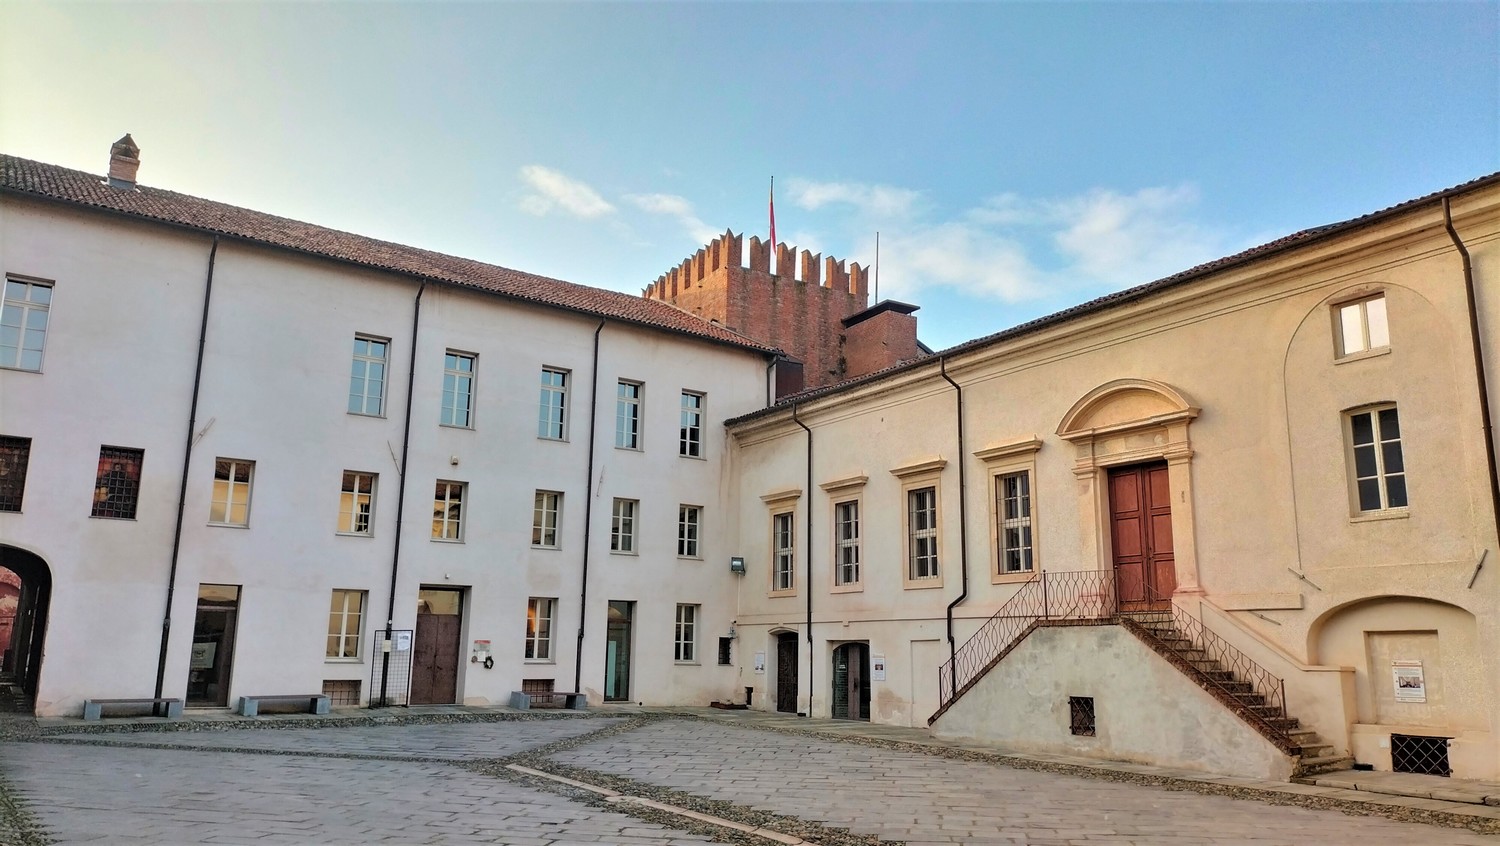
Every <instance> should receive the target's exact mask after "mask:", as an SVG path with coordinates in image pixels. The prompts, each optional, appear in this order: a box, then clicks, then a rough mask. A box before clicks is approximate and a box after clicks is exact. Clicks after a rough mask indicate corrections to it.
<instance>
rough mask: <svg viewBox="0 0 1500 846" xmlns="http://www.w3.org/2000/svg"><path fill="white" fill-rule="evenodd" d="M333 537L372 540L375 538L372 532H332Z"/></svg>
mask: <svg viewBox="0 0 1500 846" xmlns="http://www.w3.org/2000/svg"><path fill="white" fill-rule="evenodd" d="M334 535H336V536H338V537H341V538H373V537H375V534H374V533H373V532H334Z"/></svg>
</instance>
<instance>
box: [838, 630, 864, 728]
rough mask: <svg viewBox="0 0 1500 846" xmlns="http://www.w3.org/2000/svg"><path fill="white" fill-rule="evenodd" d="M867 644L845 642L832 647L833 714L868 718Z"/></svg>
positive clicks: (839, 718) (841, 716)
mask: <svg viewBox="0 0 1500 846" xmlns="http://www.w3.org/2000/svg"><path fill="white" fill-rule="evenodd" d="M869 661H870V647H869V646H868V645H867V644H863V643H846V644H844V645H842V646H840V647H838V648H837V649H835V650H833V673H832V676H833V718H834V719H836V720H868V719H870V674H869V671H868V664H869Z"/></svg>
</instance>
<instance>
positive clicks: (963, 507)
mask: <svg viewBox="0 0 1500 846" xmlns="http://www.w3.org/2000/svg"><path fill="white" fill-rule="evenodd" d="M938 373H939V374H940V375H941V376H942V377H943V378H944V379H945V380H947V382H948V384H950V385H952V386H953V390H954V392H955V393H954V398H955V399H956V400H957V403H958V561H959V569H960V571H961V572H962V573H963V590H962V591H960V592H959V594H958V596H957V597H955V598H954V600H953V601H952V602H950V603H948V658H949V660H953V659H956V658H957V657H958V640H957V639H956V638H954V636H953V609H954V608H957V607H958V606H959V604H960V603H962V602H963V601H964V600H966V599H968V598H969V484H968V480H967V474H966V473H965V472H964V465H966V464H968V462H967V461H965V459H966V458H967V457H968V453H967V452H966V451H965V447H964V389H963V388H962V387H960V386H959V384H958V383H957V382H955V381H953V378H952V377H951V376H949V375H948V359H946V358H940V359H938ZM950 680H951V681H952V682H953V691H952V693H951V695H952V696H955V697H956V696H957V695H958V677H957V674H953V677H952V678H951V679H950Z"/></svg>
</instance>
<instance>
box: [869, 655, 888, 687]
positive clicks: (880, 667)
mask: <svg viewBox="0 0 1500 846" xmlns="http://www.w3.org/2000/svg"><path fill="white" fill-rule="evenodd" d="M870 678H871V679H872V680H874V681H885V656H884V655H880V654H878V653H877V654H875V655H871V656H870Z"/></svg>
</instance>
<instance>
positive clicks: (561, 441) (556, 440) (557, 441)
mask: <svg viewBox="0 0 1500 846" xmlns="http://www.w3.org/2000/svg"><path fill="white" fill-rule="evenodd" d="M536 439H537V440H539V441H551V442H553V443H555V444H565V443H567V442H568V439H567V438H553V437H549V436H547V435H537V436H536Z"/></svg>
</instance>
